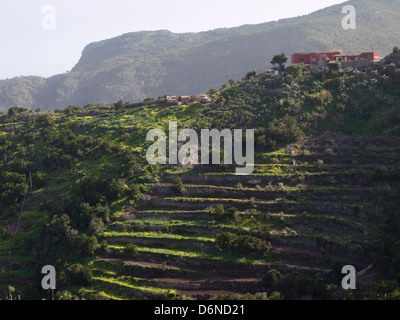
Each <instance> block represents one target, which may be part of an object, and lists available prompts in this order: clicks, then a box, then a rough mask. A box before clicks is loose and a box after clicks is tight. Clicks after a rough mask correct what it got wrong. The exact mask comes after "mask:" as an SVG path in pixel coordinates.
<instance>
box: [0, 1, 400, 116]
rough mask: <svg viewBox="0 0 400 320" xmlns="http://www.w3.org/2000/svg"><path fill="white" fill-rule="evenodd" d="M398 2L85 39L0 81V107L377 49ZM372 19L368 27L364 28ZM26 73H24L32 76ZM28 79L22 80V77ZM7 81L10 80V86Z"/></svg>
mask: <svg viewBox="0 0 400 320" xmlns="http://www.w3.org/2000/svg"><path fill="white" fill-rule="evenodd" d="M346 4H351V5H354V6H355V7H356V10H357V29H356V30H344V29H343V28H342V26H341V21H342V19H343V17H344V16H345V15H344V14H343V13H342V10H341V8H342V7H343V6H344V5H346ZM399 18H400V1H399V0H389V1H387V0H386V1H382V0H380V1H370V0H362V1H361V0H358V1H357V0H352V1H348V2H346V3H343V4H339V5H335V6H331V7H327V8H325V9H321V10H318V11H316V12H313V13H311V14H308V15H304V16H300V17H295V18H288V19H281V20H278V21H271V22H266V23H261V24H254V25H243V26H239V27H234V28H219V29H215V30H210V31H203V32H199V33H173V32H171V31H168V30H158V31H140V32H131V33H125V34H123V35H121V36H118V37H114V38H110V39H105V40H102V41H98V42H93V43H90V44H88V45H87V46H86V47H85V48H84V50H83V52H82V56H81V58H80V59H79V61H78V62H77V64H76V65H75V66H74V68H73V69H72V70H71V72H69V73H64V74H59V75H55V76H52V77H49V78H47V79H45V81H44V83H43V80H40V79H41V77H38V78H35V79H36V80H35V81H36V82H38V85H37V86H30V85H28V84H27V81H26V79H25V77H22V78H21V77H20V78H18V79H17V78H14V79H10V80H0V106H8V107H9V106H13V105H18V106H21V107H28V108H41V109H42V110H46V109H55V108H65V107H67V106H68V105H79V106H84V105H87V104H95V103H112V102H116V101H118V100H121V99H122V100H124V101H129V102H136V101H141V100H143V99H145V98H147V97H157V96H162V95H164V94H171V95H189V94H198V93H201V92H204V91H208V89H210V88H211V87H216V88H218V87H220V86H221V85H223V84H224V83H226V82H227V80H228V79H230V78H232V79H234V80H239V79H240V78H241V77H242V76H243V75H244V74H246V72H248V71H252V70H255V71H256V72H258V73H259V72H263V71H264V70H266V68H267V67H268V66H269V61H270V59H271V58H272V56H273V54H276V53H280V52H282V51H283V52H285V53H286V55H290V53H291V52H294V51H297V52H302V51H325V50H335V51H336V50H342V51H349V52H350V51H351V52H362V51H380V52H382V53H383V55H385V54H388V53H389V52H390V51H391V49H392V48H393V46H394V45H396V41H397V39H398V38H399V37H400V31H399V30H400V23H399V22H397V21H400V19H399ZM371 25H373V26H374V28H371ZM32 79H33V78H31V80H32ZM28 82H29V81H28ZM10 86H14V87H15V88H13V90H10Z"/></svg>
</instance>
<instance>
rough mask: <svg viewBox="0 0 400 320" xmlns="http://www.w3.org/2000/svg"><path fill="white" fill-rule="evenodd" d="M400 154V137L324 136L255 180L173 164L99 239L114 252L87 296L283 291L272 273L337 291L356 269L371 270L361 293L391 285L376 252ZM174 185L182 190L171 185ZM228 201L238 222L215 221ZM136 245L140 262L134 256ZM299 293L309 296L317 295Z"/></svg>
mask: <svg viewBox="0 0 400 320" xmlns="http://www.w3.org/2000/svg"><path fill="white" fill-rule="evenodd" d="M399 156H400V147H399V144H398V141H397V140H394V139H393V140H391V139H388V138H387V137H367V136H356V137H355V136H351V137H350V136H344V135H337V134H335V135H334V134H331V133H326V134H324V135H323V136H320V137H317V138H308V139H304V140H302V141H300V142H299V144H298V145H295V146H292V147H288V148H286V149H282V150H280V151H279V152H276V153H269V154H257V161H256V162H257V164H256V166H255V171H254V174H253V175H251V176H235V175H234V174H233V172H234V171H233V168H229V167H224V166H216V167H215V166H198V167H192V168H187V169H183V168H175V169H174V170H179V171H177V172H175V173H174V172H173V171H171V172H170V173H169V174H168V175H166V176H165V177H164V178H163V179H162V181H160V182H159V183H157V184H155V185H152V188H151V189H152V192H151V193H149V194H147V195H145V196H143V197H142V198H141V205H140V207H138V208H133V207H130V206H128V207H126V208H125V213H124V214H121V215H120V216H118V217H116V218H115V219H114V221H113V223H112V224H111V225H110V226H109V227H108V228H107V230H105V231H104V232H103V233H102V234H101V238H102V240H105V241H107V243H108V248H107V251H106V252H105V253H104V254H102V255H99V256H98V257H97V258H96V259H95V260H93V261H92V262H91V268H92V270H93V273H94V279H95V282H94V284H92V285H91V286H90V287H88V288H86V289H85V290H86V293H87V296H88V297H96V298H104V299H136V298H138V299H142V298H145V299H172V298H181V299H188V298H189V299H210V298H215V297H217V296H219V297H226V296H227V295H243V294H246V293H250V294H256V293H259V292H266V293H268V295H269V296H271V295H272V294H273V292H274V291H280V292H281V294H283V295H285V291H284V288H283V287H282V286H280V287H279V286H277V285H276V283H275V282H274V281H272V282H268V281H265V277H264V276H265V275H266V274H267V273H268V271H270V270H273V269H275V270H277V271H279V273H280V279H283V278H284V277H285V276H287V275H293V274H296V275H308V276H310V275H311V276H312V277H313V278H315V279H316V278H318V279H319V278H320V279H328V280H327V281H330V283H332V284H333V285H336V286H340V280H338V279H340V278H339V277H338V276H337V275H338V270H339V274H340V270H341V267H343V266H345V265H354V266H355V267H356V269H357V271H361V270H365V269H366V268H368V267H370V268H368V269H367V270H366V271H365V272H361V274H360V276H359V278H358V282H359V283H360V285H361V286H363V285H365V286H367V285H368V283H369V281H370V280H374V281H377V280H379V279H383V278H384V274H383V273H382V268H381V261H380V259H378V258H377V256H378V253H379V250H380V248H381V246H380V245H381V240H382V236H384V234H383V230H384V224H385V221H386V218H387V212H388V211H390V208H391V206H392V205H393V204H394V203H395V201H396V199H395V197H394V194H395V193H394V192H393V188H394V187H395V186H396V184H397V181H395V180H393V179H391V174H390V173H391V172H392V170H393V169H394V168H395V165H396V164H397V162H398V159H399ZM177 177H179V178H181V179H182V181H183V186H184V190H185V192H183V193H179V192H177V191H176V190H175V188H174V183H173V181H174V179H176V178H177ZM221 205H222V206H223V208H224V211H225V212H227V210H228V209H230V208H235V209H236V210H233V209H231V212H235V214H234V215H233V216H230V217H221V216H218V215H217V210H216V209H215V208H216V207H217V206H221ZM220 208H221V207H220ZM224 233H232V234H236V235H241V236H246V235H248V236H252V237H256V238H258V239H260V240H262V241H263V242H265V243H268V242H269V243H270V244H271V250H269V251H268V252H265V253H264V254H260V253H257V252H246V250H237V248H236V250H234V249H232V250H230V249H227V248H221V246H220V244H219V243H218V240H217V238H218V236H219V235H221V234H224ZM128 244H133V245H135V246H136V247H137V249H138V254H136V255H133V256H131V257H129V256H127V255H126V253H125V250H124V248H125V247H126V246H127V245H128ZM371 265H372V267H371ZM339 267H340V269H338V268H339ZM335 275H336V277H335ZM286 285H287V286H289V287H290V286H291V284H290V283H289V282H287V284H286ZM282 291H283V292H282ZM311 291H312V290H311ZM299 294H300V296H301V297H303V298H304V297H305V298H306V297H307V295H309V294H311V292H308V291H307V289H304V292H301V293H299Z"/></svg>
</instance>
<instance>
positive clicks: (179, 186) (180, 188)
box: [173, 177, 187, 195]
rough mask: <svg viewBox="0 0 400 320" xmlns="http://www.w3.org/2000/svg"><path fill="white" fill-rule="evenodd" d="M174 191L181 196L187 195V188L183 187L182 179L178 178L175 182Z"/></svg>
mask: <svg viewBox="0 0 400 320" xmlns="http://www.w3.org/2000/svg"><path fill="white" fill-rule="evenodd" d="M173 189H174V190H175V192H177V193H179V194H181V195H185V194H187V190H186V189H185V187H184V186H183V182H182V179H181V178H179V177H178V178H176V179H174V181H173Z"/></svg>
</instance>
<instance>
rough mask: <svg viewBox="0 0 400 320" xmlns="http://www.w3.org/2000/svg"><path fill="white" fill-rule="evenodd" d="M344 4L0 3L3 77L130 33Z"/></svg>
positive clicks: (198, 27) (43, 68) (191, 0)
mask: <svg viewBox="0 0 400 320" xmlns="http://www.w3.org/2000/svg"><path fill="white" fill-rule="evenodd" d="M343 2H345V1H343V0H305V1H299V0H279V1H277V0H145V1H144V0H140V1H138V0H1V2H0V79H6V78H13V77H16V76H22V75H23V76H30V75H36V76H42V77H49V76H52V75H55V74H59V73H64V72H66V71H69V70H71V69H72V68H73V66H74V65H75V64H76V63H77V62H78V60H79V58H80V56H81V53H82V51H83V49H84V47H85V46H86V45H87V44H89V43H91V42H95V41H100V40H104V39H109V38H112V37H116V36H119V35H122V34H124V33H128V32H134V31H143V30H147V31H150V30H170V31H172V32H176V33H184V32H200V31H208V30H213V29H216V28H228V27H236V26H241V25H244V24H257V23H263V22H269V21H276V20H279V19H284V18H291V17H297V16H301V15H305V14H309V13H311V12H314V11H317V10H319V9H322V8H325V7H329V6H331V5H335V4H339V3H343Z"/></svg>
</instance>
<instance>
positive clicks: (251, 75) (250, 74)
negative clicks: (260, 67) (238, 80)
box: [243, 71, 257, 80]
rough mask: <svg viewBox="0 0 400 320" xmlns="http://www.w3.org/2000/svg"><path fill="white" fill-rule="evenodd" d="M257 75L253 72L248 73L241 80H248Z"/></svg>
mask: <svg viewBox="0 0 400 320" xmlns="http://www.w3.org/2000/svg"><path fill="white" fill-rule="evenodd" d="M256 75H257V73H256V72H255V71H250V72H247V73H246V76H245V77H244V78H243V80H249V79H251V78H254V77H255V76H256Z"/></svg>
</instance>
